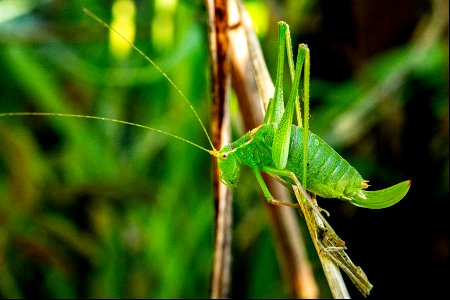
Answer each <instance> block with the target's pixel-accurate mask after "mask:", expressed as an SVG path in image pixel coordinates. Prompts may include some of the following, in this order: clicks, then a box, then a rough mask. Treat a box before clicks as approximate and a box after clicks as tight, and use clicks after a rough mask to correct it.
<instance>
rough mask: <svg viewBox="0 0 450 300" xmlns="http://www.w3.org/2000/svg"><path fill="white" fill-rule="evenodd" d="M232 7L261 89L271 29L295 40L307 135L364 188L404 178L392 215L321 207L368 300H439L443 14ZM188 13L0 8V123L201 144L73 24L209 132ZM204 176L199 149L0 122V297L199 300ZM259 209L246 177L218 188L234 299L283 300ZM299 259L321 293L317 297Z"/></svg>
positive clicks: (444, 256) (123, 6)
mask: <svg viewBox="0 0 450 300" xmlns="http://www.w3.org/2000/svg"><path fill="white" fill-rule="evenodd" d="M133 3H134V5H130V4H133ZM245 3H246V5H247V8H248V10H249V11H250V13H251V16H252V18H253V21H254V22H255V27H256V29H257V33H258V36H259V38H260V41H261V44H262V47H263V51H264V55H265V58H266V61H267V63H268V67H269V70H270V73H271V74H272V78H273V76H274V75H275V71H276V50H277V45H276V41H277V39H276V36H277V32H276V23H277V21H278V20H285V21H286V22H288V24H289V25H290V27H291V33H292V37H293V39H294V41H293V44H294V45H296V44H298V43H300V42H304V43H307V44H308V45H309V48H310V49H311V72H312V74H311V76H312V82H311V97H312V111H311V129H312V131H314V132H316V133H317V134H319V135H320V136H322V137H323V138H324V139H325V140H326V141H327V142H329V143H330V144H331V145H332V146H333V147H335V148H336V150H337V151H338V152H339V153H341V154H342V155H343V156H344V157H345V158H346V159H347V160H348V161H349V162H350V163H351V164H353V165H354V166H355V167H356V168H357V169H358V170H359V171H360V172H361V174H362V175H363V177H364V178H366V179H370V183H371V184H372V187H373V188H374V189H379V188H383V187H386V186H389V185H392V184H394V183H397V182H399V181H402V180H406V179H412V181H413V184H412V187H411V190H410V192H409V194H408V195H407V196H406V198H405V199H404V200H402V201H401V202H400V203H398V204H396V205H395V206H393V207H391V208H388V209H384V210H379V211H378V210H377V211H374V210H366V209H360V208H356V207H353V206H351V205H349V204H347V203H344V202H341V201H337V200H321V199H319V203H320V205H321V206H322V207H324V208H325V209H327V210H328V211H329V212H331V217H330V223H331V224H332V225H333V227H334V228H335V230H336V231H337V232H338V233H339V234H340V236H341V238H343V239H344V240H345V241H346V243H347V246H348V247H349V251H348V253H349V254H350V256H351V257H352V259H353V261H354V262H355V264H357V265H359V266H361V267H362V268H363V269H364V270H365V272H366V274H367V275H368V277H369V279H370V281H371V282H372V283H373V284H374V286H375V287H374V289H373V291H372V295H373V297H388V296H391V297H395V296H398V297H400V296H401V297H412V296H442V295H444V294H447V295H448V288H446V286H447V284H448V283H446V282H445V279H444V278H446V277H447V276H445V275H448V247H449V240H448V221H447V220H448V217H447V213H448V208H449V207H448V194H449V193H448V180H449V178H448V172H449V169H448V154H449V153H448V133H449V127H448V122H449V120H448V115H449V112H448V1H446V0H443V1H438V0H436V1H419V0H417V1H406V0H395V1H386V0H380V1H369V0H366V1H319V0H316V1H314V0H309V1H296V0H291V1H289V0H286V1H275V0H272V1H270V0H267V1H256V0H255V1H245ZM204 5H205V4H204V3H203V1H197V0H191V1H188V0H185V1H182V0H178V1H177V0H171V1H150V0H148V1H128V0H116V1H100V0H97V1H95V0H76V1H64V0H55V1H51V0H40V1H39V0H34V1H33V0H14V1H12V0H2V1H0V72H1V74H2V80H1V82H0V92H1V94H0V95H1V99H0V112H19V111H41V112H60V113H77V114H86V115H95V116H105V117H112V118H117V119H122V120H127V121H132V122H136V123H139V124H144V125H148V126H152V127H156V128H159V129H162V130H166V131H169V132H172V133H175V134H177V135H179V136H182V137H185V138H187V139H189V140H191V141H193V142H195V143H198V144H200V145H202V146H205V147H208V143H207V140H206V138H205V136H204V134H203V132H202V130H201V128H200V126H199V124H198V122H197V120H196V119H195V118H194V116H193V114H192V113H191V111H190V110H189V109H188V107H187V106H186V104H185V103H184V102H183V101H182V99H181V98H180V96H179V95H178V94H177V92H176V90H174V89H173V88H172V87H171V86H170V85H169V84H168V82H167V81H166V80H165V79H164V78H163V77H162V76H161V74H159V73H158V72H156V71H155V69H154V68H153V67H152V66H150V65H149V64H148V62H146V61H145V60H144V59H143V58H142V57H141V56H140V55H139V54H137V53H135V52H133V51H131V52H130V51H128V50H127V49H124V48H123V45H122V46H121V45H120V44H117V40H116V39H115V38H114V35H110V33H108V31H106V30H105V29H104V28H103V27H102V26H101V25H99V24H98V23H97V22H95V21H94V20H93V19H91V18H90V17H88V16H87V15H86V14H85V13H83V8H84V7H86V8H88V9H90V10H91V11H93V12H94V13H95V14H97V15H99V16H100V17H101V18H102V19H103V20H105V21H106V22H107V23H110V24H113V26H115V27H116V28H118V29H119V30H120V31H121V32H127V30H128V32H130V35H129V37H130V38H131V39H133V40H134V41H135V43H136V45H137V46H138V47H140V48H141V49H142V50H143V51H144V52H145V53H146V54H147V55H148V56H149V57H151V58H153V59H155V60H156V62H157V63H158V64H159V65H160V66H161V68H162V69H163V70H164V71H165V72H167V74H168V75H169V76H170V77H171V78H172V79H173V81H174V82H175V83H176V84H177V86H178V87H179V88H180V90H182V91H183V92H184V93H185V94H186V96H187V97H188V98H189V99H190V100H191V101H192V103H193V106H194V107H195V108H196V110H197V111H198V113H199V115H200V117H201V119H202V120H203V121H204V122H205V123H206V124H209V123H208V122H209V112H210V104H209V103H210V100H209V97H210V82H209V67H208V50H207V26H206V24H207V15H206V10H205V6H204ZM439 13H440V14H439ZM133 32H134V37H133ZM235 103H236V102H235V99H233V102H232V113H233V129H234V131H233V132H234V133H233V134H234V137H238V136H239V135H240V134H242V132H241V131H240V128H241V127H242V126H241V122H240V116H239V115H238V108H237V105H236V104H235ZM207 127H208V125H207ZM211 170H212V166H211V158H210V157H209V156H208V155H207V154H206V153H204V152H202V151H200V150H198V149H196V148H194V147H192V146H190V145H188V144H185V143H182V142H179V141H177V140H174V139H171V138H168V137H166V136H161V135H158V134H155V133H152V132H148V131H145V130H142V129H137V128H133V127H129V126H124V125H120V124H115V123H111V122H101V121H93V120H80V119H69V118H60V117H3V118H0V296H1V297H4V298H13V297H31V296H34V297H42V298H44V297H45V298H46V297H50V298H61V297H65V298H74V297H83V298H84V297H88V298H92V297H100V298H105V297H107V298H120V297H132V298H137V297H141V298H142V297H148V298H156V297H158V298H159V297H161V298H163V297H164V298H169V297H185V298H194V297H200V298H206V297H208V296H209V281H210V271H211V261H212V241H213V214H214V211H213V202H212V194H211ZM258 198H259V188H258V187H257V184H256V181H255V179H254V177H253V176H252V174H251V173H250V172H244V174H243V175H242V179H241V182H240V184H239V186H238V188H236V189H235V201H234V216H233V218H234V231H233V232H234V236H233V283H232V296H234V297H248V298H256V297H262V298H269V297H281V298H286V297H291V296H292V295H290V294H289V292H288V291H289V289H288V288H287V287H286V286H285V285H284V284H283V278H282V275H281V273H280V269H279V266H278V265H277V259H276V257H275V251H274V246H273V238H272V237H271V235H270V232H271V231H270V228H269V227H268V226H269V222H268V218H267V216H266V214H265V211H264V209H263V207H262V205H261V203H260V200H259V199H258ZM299 222H301V224H302V225H303V221H302V220H301V218H300V217H299ZM311 257H312V264H313V268H314V270H315V272H316V273H317V274H318V280H319V283H320V284H321V285H322V286H321V296H322V297H330V294H329V291H328V289H327V288H326V286H325V285H323V275H322V274H321V268H320V263H319V262H318V261H317V260H316V259H315V257H316V256H315V255H314V253H312V254H311ZM348 286H349V290H350V292H351V294H352V296H354V297H356V298H358V297H360V295H359V294H358V292H357V291H356V289H355V288H354V287H352V285H351V283H350V284H349V285H348Z"/></svg>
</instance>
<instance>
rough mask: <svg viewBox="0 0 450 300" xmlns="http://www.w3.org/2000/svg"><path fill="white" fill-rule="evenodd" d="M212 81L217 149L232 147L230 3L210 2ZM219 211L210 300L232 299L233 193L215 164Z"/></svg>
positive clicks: (214, 175)
mask: <svg viewBox="0 0 450 300" xmlns="http://www.w3.org/2000/svg"><path fill="white" fill-rule="evenodd" d="M206 5H207V8H208V20H209V22H208V25H209V26H208V27H209V48H210V66H211V78H212V85H211V86H212V96H213V98H212V116H211V131H212V141H213V144H214V147H215V148H216V149H220V148H222V146H224V145H226V144H228V143H230V124H229V123H230V122H229V120H230V117H229V109H228V107H229V89H230V77H229V73H230V72H229V55H228V9H227V3H226V0H207V1H206ZM213 168H214V169H213V189H214V207H215V234H214V255H213V264H212V274H211V290H210V297H211V298H213V299H216V298H228V297H229V293H230V282H231V237H232V230H231V229H232V226H231V225H232V191H231V188H229V187H227V186H225V185H224V184H223V183H221V182H220V180H219V169H218V167H217V162H214V164H213Z"/></svg>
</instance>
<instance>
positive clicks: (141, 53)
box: [83, 8, 217, 152]
mask: <svg viewBox="0 0 450 300" xmlns="http://www.w3.org/2000/svg"><path fill="white" fill-rule="evenodd" d="M83 11H84V13H85V14H87V15H88V16H89V17H91V18H92V19H94V20H95V21H97V22H98V23H100V24H101V25H102V26H103V27H105V28H107V29H109V30H111V31H112V32H114V33H115V34H117V35H118V36H119V37H120V38H121V39H122V40H123V41H124V42H125V43H127V44H128V45H130V46H131V47H132V48H133V49H134V50H136V51H137V52H138V53H139V54H140V55H142V57H144V59H145V60H147V61H148V62H149V63H150V64H152V65H153V67H155V69H156V70H158V72H159V73H161V74H162V75H163V76H164V77H165V78H166V79H167V80H168V81H169V83H170V84H171V85H172V86H173V87H174V88H175V90H176V91H177V92H178V94H180V96H181V98H183V100H184V101H186V103H187V104H188V106H189V108H190V109H191V110H192V112H193V113H194V115H195V117H196V118H197V120H198V122H199V123H200V126H201V127H202V129H203V132H204V133H205V135H206V138H207V139H208V142H209V144H210V145H211V148H212V149H213V150H212V151H215V152H217V150H216V148H215V147H214V145H213V143H212V141H211V138H210V137H209V134H208V132H207V131H206V127H205V125H203V122H202V120H201V119H200V117H199V116H198V114H197V112H196V111H195V109H194V107H193V106H192V104H191V102H189V100H188V99H187V97H186V96H185V95H184V94H183V92H182V91H181V90H180V89H179V88H178V87H177V86H176V84H175V83H174V82H173V81H172V79H170V77H169V76H167V74H166V73H164V71H163V70H162V69H161V68H160V67H159V66H158V65H157V64H156V63H155V62H154V61H153V60H152V59H151V58H150V57H148V56H147V55H146V54H145V53H144V52H142V50H141V49H139V48H138V47H137V46H135V45H134V44H133V43H132V42H130V41H129V40H128V39H127V38H126V37H124V36H123V35H122V34H121V33H120V32H118V31H117V30H116V29H114V28H113V27H111V26H110V25H108V24H107V23H106V22H105V21H103V20H102V19H100V18H99V17H98V16H97V15H96V14H94V13H93V12H92V11H90V10H89V9H87V8H83ZM134 125H137V124H134ZM138 127H139V126H138ZM149 128H151V127H149ZM152 130H155V131H158V130H157V129H155V128H153V129H152ZM177 138H179V137H177ZM208 151H209V150H208Z"/></svg>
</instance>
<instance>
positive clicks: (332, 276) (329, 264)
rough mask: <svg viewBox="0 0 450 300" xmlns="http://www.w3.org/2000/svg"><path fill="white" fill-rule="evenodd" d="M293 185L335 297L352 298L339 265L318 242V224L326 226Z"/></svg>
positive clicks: (298, 189)
mask: <svg viewBox="0 0 450 300" xmlns="http://www.w3.org/2000/svg"><path fill="white" fill-rule="evenodd" d="M292 187H293V189H294V194H295V196H296V197H297V200H298V203H299V204H300V207H301V211H302V213H303V216H304V218H305V221H306V225H307V226H308V230H309V232H310V235H311V239H312V241H313V243H314V247H315V248H316V251H317V254H318V255H319V259H320V262H321V264H322V268H323V272H324V274H325V277H326V278H327V281H328V285H329V287H330V290H331V293H332V295H333V298H334V299H348V298H350V294H349V293H348V290H347V287H346V285H345V282H344V279H343V278H342V274H341V271H340V270H339V266H338V265H337V264H335V263H334V262H333V260H332V259H331V257H329V256H328V255H327V254H325V253H324V252H323V247H322V246H321V245H320V244H319V242H318V237H317V228H318V226H322V228H325V226H324V224H323V222H322V220H321V219H320V218H318V217H317V216H316V212H315V211H314V210H313V209H312V207H310V206H308V205H306V204H305V203H304V201H303V198H302V195H301V192H300V188H299V187H297V186H295V185H294V186H292ZM314 200H315V197H314ZM314 200H313V201H314Z"/></svg>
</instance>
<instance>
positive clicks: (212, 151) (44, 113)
mask: <svg viewBox="0 0 450 300" xmlns="http://www.w3.org/2000/svg"><path fill="white" fill-rule="evenodd" d="M9 116H11V117H12V116H56V117H69V118H79V119H93V120H100V121H110V122H115V123H120V124H125V125H130V126H134V127H139V128H144V129H147V130H151V131H156V132H159V133H162V134H165V135H168V136H170V137H173V138H176V139H178V140H180V141H183V142H185V143H188V144H191V145H192V146H195V147H197V148H199V149H201V150H203V151H206V152H208V153H209V154H211V155H212V156H215V157H217V156H218V151H217V150H216V149H214V150H209V149H206V148H204V147H202V146H200V145H197V144H196V143H194V142H191V141H189V140H187V139H184V138H182V137H179V136H178V135H175V134H173V133H170V132H167V131H164V130H161V129H156V128H153V127H149V126H145V125H140V124H136V123H133V122H128V121H122V120H117V119H112V118H106V117H97V116H89V115H78V114H62V113H48V112H11V113H0V118H1V117H9Z"/></svg>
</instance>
